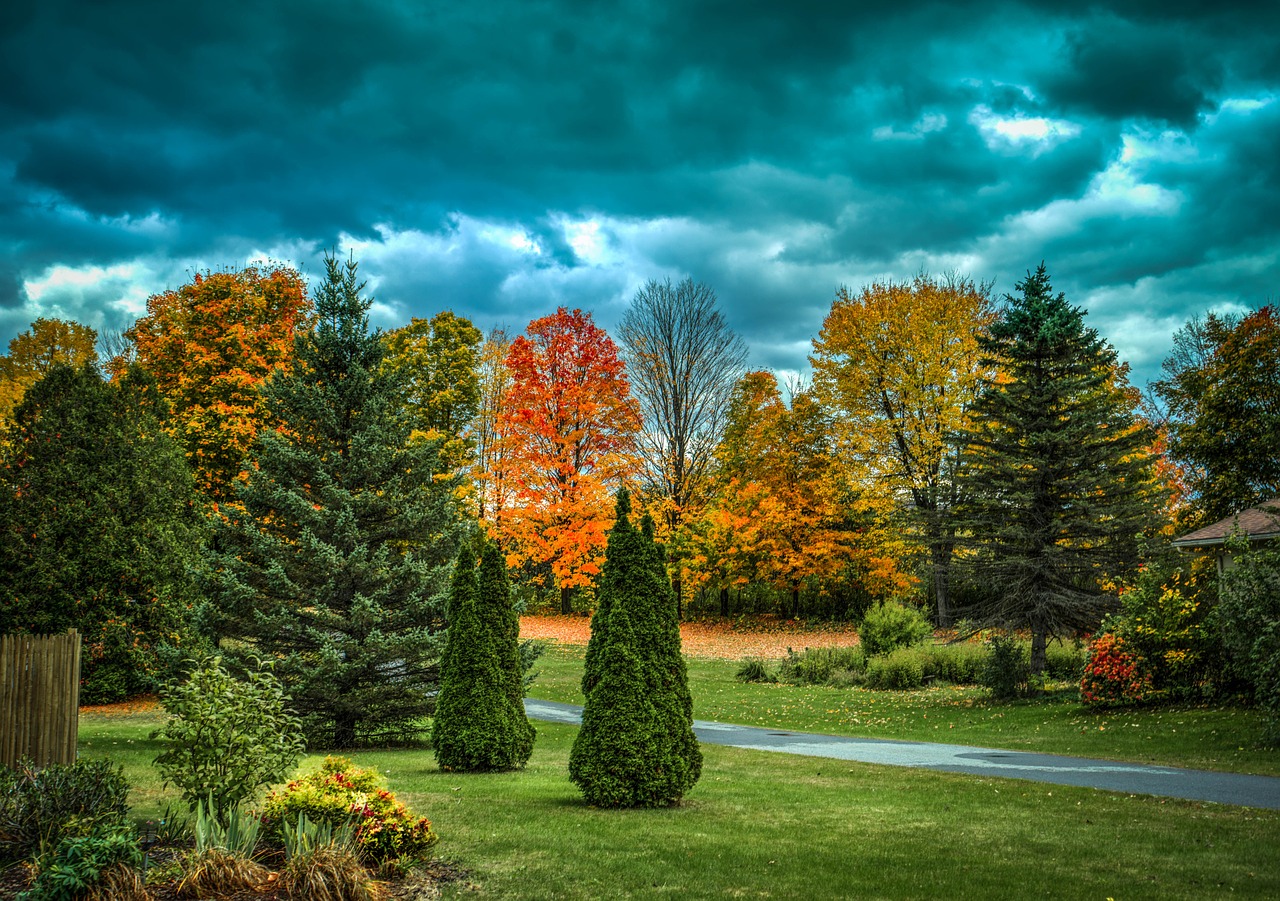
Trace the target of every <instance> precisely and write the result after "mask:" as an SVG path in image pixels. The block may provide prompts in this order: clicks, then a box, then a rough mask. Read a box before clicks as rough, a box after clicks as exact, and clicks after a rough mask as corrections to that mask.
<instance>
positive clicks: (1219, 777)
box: [524, 698, 1280, 810]
mask: <svg viewBox="0 0 1280 901" xmlns="http://www.w3.org/2000/svg"><path fill="white" fill-rule="evenodd" d="M524 708H525V711H526V712H527V713H528V715H529V717H530V718H532V719H538V720H546V721H548V722H555V723H569V724H574V725H576V724H579V723H581V722H582V708H581V707H579V706H577V705H575V704H559V703H556V702H554V701H537V700H534V699H532V698H525V702H524ZM693 731H694V732H695V733H696V734H697V736H698V740H699V741H703V742H706V743H707V744H713V745H727V746H728V747H731V748H745V749H747V750H752V751H773V752H776V753H780V754H800V755H803V756H806V757H830V758H834V759H836V760H854V761H858V762H860V763H879V764H885V765H888V766H906V767H920V768H922V769H929V770H940V771H942V772H945V773H969V774H972V775H977V776H999V777H1001V778H1005V779H1029V780H1031V781H1033V782H1048V783H1051V784H1054V785H1076V786H1082V787H1085V788H1100V789H1104V790H1106V791H1114V792H1124V793H1125V794H1139V795H1157V796H1160V797H1165V798H1181V799H1184V800H1188V801H1211V802H1214V803H1217V804H1235V805H1238V806H1242V807H1264V808H1269V809H1271V810H1280V778H1278V777H1274V776H1247V775H1242V774H1239V773H1216V772H1212V771H1210V770H1187V769H1182V768H1179V767H1166V766H1146V765H1144V764H1138V763H1118V762H1116V761H1114V760H1095V759H1093V758H1089V757H1066V756H1062V755H1058V754H1035V753H1030V752H1026V751H1002V750H996V749H994V748H975V747H969V746H967V745H942V744H931V743H926V742H914V741H890V740H886V739H878V738H846V737H843V736H837V735H820V734H816V733H813V732H787V731H784V730H780V729H761V728H757V727H755V726H735V725H731V724H728V723H712V722H706V721H704V720H694V722H693Z"/></svg>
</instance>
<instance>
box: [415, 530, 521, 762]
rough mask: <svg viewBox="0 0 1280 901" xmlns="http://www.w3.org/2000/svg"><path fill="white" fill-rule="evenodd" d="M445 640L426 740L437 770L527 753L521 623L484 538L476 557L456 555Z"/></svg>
mask: <svg viewBox="0 0 1280 901" xmlns="http://www.w3.org/2000/svg"><path fill="white" fill-rule="evenodd" d="M449 610H450V614H451V621H450V623H449V641H448V645H447V646H446V650H445V655H444V666H443V672H442V674H441V679H440V697H439V700H438V702H437V704H436V715H435V720H434V722H433V724H432V729H431V743H432V746H433V747H434V748H435V754H436V761H437V763H439V764H440V767H441V768H442V769H446V770H464V771H486V770H511V769H519V768H520V767H523V766H524V765H525V763H527V762H528V760H529V755H530V754H531V753H532V752H533V739H534V729H533V726H532V724H530V722H529V720H528V718H527V717H526V716H525V712H524V693H523V679H522V667H521V662H520V646H519V631H520V623H519V620H518V618H517V616H516V612H515V608H514V607H513V606H512V604H511V589H510V584H509V583H508V581H507V571H506V562H505V561H504V560H503V557H502V552H501V551H500V550H499V549H498V547H497V546H496V545H494V544H492V543H490V542H485V544H484V547H483V550H482V551H481V561H480V571H479V574H478V575H477V573H476V567H475V556H474V554H473V553H472V551H471V548H470V547H468V546H466V545H464V546H463V548H462V550H461V551H459V553H458V560H457V563H456V565H455V568H454V575H453V585H452V589H451V591H450V596H449Z"/></svg>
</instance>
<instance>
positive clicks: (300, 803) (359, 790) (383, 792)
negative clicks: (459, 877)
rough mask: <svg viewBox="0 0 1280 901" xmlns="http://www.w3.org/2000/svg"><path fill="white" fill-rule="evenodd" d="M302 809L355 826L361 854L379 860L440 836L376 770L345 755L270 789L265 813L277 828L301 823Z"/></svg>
mask: <svg viewBox="0 0 1280 901" xmlns="http://www.w3.org/2000/svg"><path fill="white" fill-rule="evenodd" d="M303 812H305V813H306V815H307V818H308V819H310V820H312V821H323V822H326V823H329V824H331V825H333V826H335V827H337V826H342V825H343V824H347V823H350V824H352V825H353V826H354V827H355V839H356V846H357V847H358V848H359V850H360V854H361V856H362V857H364V858H365V859H367V860H370V861H373V862H375V863H386V862H388V861H394V860H399V859H400V858H402V857H414V856H417V855H420V854H422V853H423V852H424V851H426V850H427V849H428V848H430V847H431V846H432V845H434V844H435V843H436V841H437V840H438V838H439V836H438V835H436V833H435V832H433V831H432V829H431V822H430V821H429V820H428V819H427V818H426V817H417V816H414V815H413V814H412V813H411V812H410V811H409V808H407V807H405V806H404V805H403V804H401V803H400V802H399V801H397V800H396V796H395V795H394V794H392V793H391V792H389V791H387V789H386V788H385V787H384V785H383V783H382V779H381V778H380V777H379V776H378V774H377V773H375V772H373V771H371V770H365V769H361V768H360V767H358V766H356V765H355V764H353V763H352V762H351V761H350V760H346V759H345V758H342V757H326V758H325V759H324V763H323V764H321V765H320V769H318V770H316V771H315V772H313V773H308V774H307V775H305V776H302V777H300V778H298V779H295V780H293V781H292V782H290V783H289V784H288V785H286V786H285V787H284V788H283V789H280V790H277V791H273V792H271V794H269V795H267V800H266V804H265V805H264V807H263V811H262V817H263V821H264V823H265V824H267V825H268V826H269V827H278V826H280V825H282V824H289V825H293V824H295V823H297V821H298V814H300V813H303Z"/></svg>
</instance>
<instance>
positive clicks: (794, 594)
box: [791, 583, 800, 619]
mask: <svg viewBox="0 0 1280 901" xmlns="http://www.w3.org/2000/svg"><path fill="white" fill-rule="evenodd" d="M791 618H792V619H799V618H800V585H799V583H797V584H795V585H793V586H791Z"/></svg>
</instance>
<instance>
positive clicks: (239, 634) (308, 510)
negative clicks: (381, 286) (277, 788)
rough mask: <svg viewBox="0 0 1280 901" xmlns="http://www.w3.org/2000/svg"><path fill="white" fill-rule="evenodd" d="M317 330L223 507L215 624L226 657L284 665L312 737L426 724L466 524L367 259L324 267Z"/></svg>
mask: <svg viewBox="0 0 1280 901" xmlns="http://www.w3.org/2000/svg"><path fill="white" fill-rule="evenodd" d="M325 265H326V277H325V280H324V281H323V282H322V283H321V284H320V285H319V287H318V288H317V289H316V292H315V305H316V327H315V329H314V330H313V331H312V332H309V333H305V334H303V335H300V336H299V337H298V338H297V350H296V356H295V365H294V366H293V367H292V368H291V369H290V370H288V371H283V370H282V371H278V372H276V373H275V374H273V376H272V377H271V379H270V380H269V381H268V382H267V383H266V384H265V385H264V386H263V397H264V401H265V406H266V412H267V413H268V415H269V416H271V417H272V420H273V421H274V422H277V423H279V424H280V428H279V429H265V430H263V431H261V432H260V433H259V435H258V439H257V442H256V444H255V445H254V449H253V458H252V459H253V465H252V467H251V468H250V471H249V475H248V479H247V480H246V481H245V482H244V484H243V485H241V486H240V489H239V491H238V501H239V503H238V504H236V505H228V507H227V508H224V511H223V513H224V516H223V518H222V519H221V520H220V522H219V528H218V536H219V539H220V540H219V541H218V543H217V548H218V550H217V551H216V552H215V553H213V555H212V557H211V564H212V568H213V569H214V571H215V578H214V580H213V585H212V586H211V589H212V592H213V595H214V598H213V600H214V603H213V604H212V605H211V609H210V613H209V617H210V621H211V625H212V627H213V628H214V629H216V630H217V631H218V632H219V634H220V635H222V636H223V637H226V638H232V639H235V641H234V643H232V644H230V645H229V646H228V647H227V648H226V650H227V653H229V654H232V653H233V654H235V655H237V656H239V655H257V656H260V657H264V658H270V659H275V660H276V661H277V662H276V667H275V672H276V675H277V676H278V677H279V678H280V680H281V681H282V682H283V683H284V684H285V686H286V687H287V689H288V690H289V694H290V695H291V697H292V698H293V703H294V705H295V708H296V709H297V710H298V712H299V714H300V715H301V717H302V720H303V725H304V728H305V729H306V732H307V736H308V741H309V742H310V743H311V744H312V745H322V746H329V747H349V746H351V745H353V744H355V743H357V742H372V741H378V740H385V739H387V738H391V737H395V738H399V737H401V736H403V735H405V734H406V733H409V732H412V731H414V730H416V729H418V728H420V723H421V721H422V720H423V718H424V717H426V716H427V715H428V714H429V713H430V693H431V692H432V690H433V689H434V688H435V686H436V678H437V673H436V668H437V655H438V652H439V640H438V638H437V636H438V633H439V632H440V630H441V629H442V628H443V626H444V598H443V594H444V591H443V589H444V587H445V581H446V579H447V573H448V566H449V562H450V560H451V559H452V556H453V553H454V551H455V549H456V547H457V541H458V536H459V531H460V528H461V527H460V524H459V520H458V517H457V515H456V501H455V498H454V488H455V486H454V484H453V483H452V482H451V481H449V480H438V479H436V478H435V476H436V475H437V474H438V473H439V472H440V471H441V469H442V464H441V462H440V457H439V442H436V441H429V442H419V443H411V442H410V441H409V433H410V430H411V424H410V421H409V418H408V416H407V415H406V414H405V411H404V408H403V406H402V404H401V403H400V396H401V390H402V386H401V385H400V384H399V383H398V382H397V381H396V379H395V378H394V377H393V376H392V375H391V374H390V373H387V372H386V371H385V370H384V369H383V368H382V365H381V364H382V358H383V353H384V345H383V343H382V341H381V339H380V337H379V335H378V334H377V333H375V332H370V330H369V327H368V317H367V311H368V308H369V305H370V303H371V301H370V300H368V299H366V298H365V297H364V296H363V295H362V289H363V285H362V284H361V283H359V282H358V281H357V278H356V263H355V261H354V260H351V261H348V262H347V263H345V264H342V263H339V262H338V261H337V260H336V259H334V258H333V257H328V258H327V259H326V261H325Z"/></svg>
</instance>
